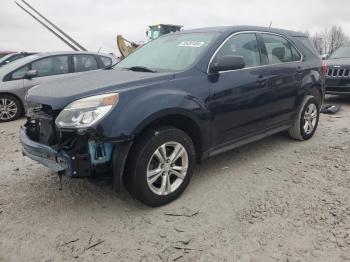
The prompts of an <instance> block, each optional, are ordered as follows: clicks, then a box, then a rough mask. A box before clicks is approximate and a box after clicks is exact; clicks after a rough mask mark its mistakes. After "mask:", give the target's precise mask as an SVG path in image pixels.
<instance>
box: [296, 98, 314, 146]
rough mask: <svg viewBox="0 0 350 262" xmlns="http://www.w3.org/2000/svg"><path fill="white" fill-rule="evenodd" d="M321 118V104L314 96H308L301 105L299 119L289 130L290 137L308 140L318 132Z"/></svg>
mask: <svg viewBox="0 0 350 262" xmlns="http://www.w3.org/2000/svg"><path fill="white" fill-rule="evenodd" d="M319 117H320V104H319V103H318V102H317V99H316V98H315V97H314V96H306V97H305V98H304V100H303V103H302V104H301V106H300V108H299V111H298V115H297V119H296V120H295V121H294V124H293V126H292V127H291V128H290V129H289V135H290V137H292V138H294V139H297V140H308V139H310V138H311V137H313V135H314V134H315V132H316V129H317V126H318V121H319Z"/></svg>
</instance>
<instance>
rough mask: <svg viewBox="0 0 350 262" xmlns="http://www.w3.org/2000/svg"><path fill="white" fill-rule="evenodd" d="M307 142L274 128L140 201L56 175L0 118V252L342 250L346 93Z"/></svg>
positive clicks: (70, 256) (93, 256)
mask: <svg viewBox="0 0 350 262" xmlns="http://www.w3.org/2000/svg"><path fill="white" fill-rule="evenodd" d="M327 102H328V103H337V104H342V105H343V107H342V110H341V111H340V112H339V113H337V114H336V115H322V116H321V121H320V125H319V129H318V132H317V133H316V135H315V137H314V138H313V139H312V140H310V141H307V142H296V141H293V140H290V139H289V138H288V137H287V136H286V135H285V134H278V135H275V136H273V137H270V138H267V139H264V140H262V141H259V142H256V143H253V144H250V145H247V146H244V147H242V148H240V149H238V150H234V151H232V152H229V153H226V154H223V155H220V156H217V157H214V158H212V159H209V160H208V161H206V162H205V163H204V164H202V165H201V166H198V167H197V169H196V172H195V175H194V177H193V180H192V182H191V184H190V186H189V187H188V188H187V190H186V192H185V193H184V194H183V195H182V197H180V198H179V199H178V200H177V201H175V202H173V203H171V204H169V205H167V206H164V207H161V208H156V209H154V208H153V209H152V208H148V207H145V206H143V205H142V204H140V203H138V202H137V201H135V200H133V199H132V198H131V197H130V196H129V194H128V193H127V192H124V191H123V192H121V193H120V194H119V195H114V194H113V193H112V192H111V190H110V186H109V185H108V184H107V183H106V182H99V183H96V182H91V181H88V180H82V179H76V180H72V179H68V178H66V179H64V181H63V191H59V190H58V188H59V183H58V177H57V176H53V175H51V174H50V172H49V171H48V170H47V169H46V168H44V167H43V166H41V165H39V164H36V163H35V162H33V161H31V160H29V159H28V158H24V157H22V155H21V151H20V145H19V142H18V138H17V133H18V127H19V126H20V125H21V124H22V123H23V122H24V121H23V120H19V121H16V122H12V123H7V124H0V148H1V150H0V176H1V179H0V261H240V262H249V261H254V262H257V261H288V262H296V261H318V262H319V261H350V97H346V98H341V97H330V98H328V101H327Z"/></svg>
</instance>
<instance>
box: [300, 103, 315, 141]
mask: <svg viewBox="0 0 350 262" xmlns="http://www.w3.org/2000/svg"><path fill="white" fill-rule="evenodd" d="M317 116H318V111H317V107H316V105H315V104H313V103H312V104H310V105H309V106H308V107H307V108H306V110H305V113H304V121H303V128H304V132H305V133H306V134H307V135H308V134H311V133H312V132H313V131H314V129H315V126H316V123H317Z"/></svg>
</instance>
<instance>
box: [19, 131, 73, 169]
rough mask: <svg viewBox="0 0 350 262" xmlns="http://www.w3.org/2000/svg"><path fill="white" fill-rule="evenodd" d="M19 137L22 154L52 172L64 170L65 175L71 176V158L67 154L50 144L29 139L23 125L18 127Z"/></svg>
mask: <svg viewBox="0 0 350 262" xmlns="http://www.w3.org/2000/svg"><path fill="white" fill-rule="evenodd" d="M19 138H20V141H21V144H22V153H23V155H24V156H27V157H29V158H31V159H32V160H34V161H37V162H39V163H41V164H43V165H44V166H46V167H47V168H49V169H50V170H51V171H52V172H54V173H58V172H62V171H64V172H65V174H66V175H68V176H73V170H72V163H71V159H70V157H69V156H68V155H67V154H65V153H59V152H57V151H56V150H54V149H53V148H51V147H50V146H47V145H44V144H41V143H38V142H35V141H33V140H31V139H30V138H29V137H28V136H27V134H26V128H25V127H21V128H20V131H19Z"/></svg>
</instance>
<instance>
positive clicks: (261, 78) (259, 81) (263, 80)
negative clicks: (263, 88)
mask: <svg viewBox="0 0 350 262" xmlns="http://www.w3.org/2000/svg"><path fill="white" fill-rule="evenodd" d="M266 80H267V78H266V77H264V76H259V77H258V79H257V80H256V82H258V83H259V84H260V85H265V84H266Z"/></svg>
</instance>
